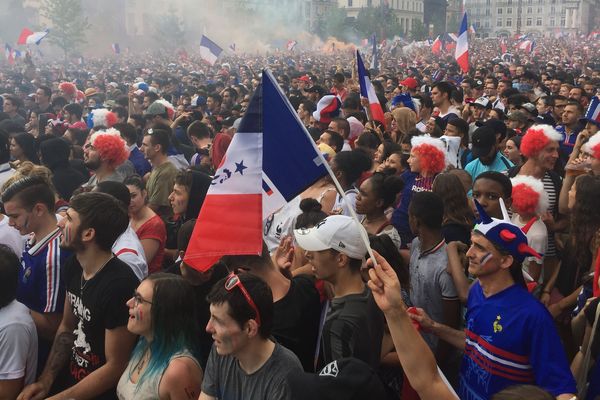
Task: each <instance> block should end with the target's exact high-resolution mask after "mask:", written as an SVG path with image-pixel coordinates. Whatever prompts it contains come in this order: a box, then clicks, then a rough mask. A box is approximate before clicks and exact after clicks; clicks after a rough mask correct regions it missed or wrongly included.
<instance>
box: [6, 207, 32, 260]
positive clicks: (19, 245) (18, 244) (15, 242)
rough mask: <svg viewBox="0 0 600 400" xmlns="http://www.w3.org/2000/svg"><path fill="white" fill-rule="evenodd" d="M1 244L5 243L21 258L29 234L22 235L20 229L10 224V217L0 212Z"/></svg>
mask: <svg viewBox="0 0 600 400" xmlns="http://www.w3.org/2000/svg"><path fill="white" fill-rule="evenodd" d="M0 218H2V219H0V244H4V245H6V246H8V247H10V248H11V250H12V251H14V252H15V254H16V255H17V256H19V258H21V253H23V248H24V247H25V241H26V240H27V237H28V236H21V234H20V233H19V231H18V230H16V229H15V228H13V227H12V226H10V225H8V217H7V216H6V215H4V214H0Z"/></svg>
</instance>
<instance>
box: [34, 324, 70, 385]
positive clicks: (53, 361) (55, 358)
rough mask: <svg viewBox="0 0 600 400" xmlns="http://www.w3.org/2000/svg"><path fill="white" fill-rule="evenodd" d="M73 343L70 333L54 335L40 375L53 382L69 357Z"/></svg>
mask: <svg viewBox="0 0 600 400" xmlns="http://www.w3.org/2000/svg"><path fill="white" fill-rule="evenodd" d="M74 341H75V335H74V334H73V333H71V332H61V333H59V334H58V335H56V338H54V343H53V344H52V350H51V351H50V356H49V357H48V361H47V362H46V367H45V368H44V372H43V374H42V375H49V376H51V377H52V379H53V380H54V378H55V377H56V375H58V373H59V372H60V370H61V369H62V368H63V367H64V366H65V365H66V364H67V361H68V360H69V358H70V357H71V351H72V349H73V342H74Z"/></svg>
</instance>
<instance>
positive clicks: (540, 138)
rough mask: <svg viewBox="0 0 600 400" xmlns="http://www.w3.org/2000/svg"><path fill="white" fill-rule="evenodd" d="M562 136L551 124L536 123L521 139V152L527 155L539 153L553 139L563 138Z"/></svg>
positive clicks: (531, 155)
mask: <svg viewBox="0 0 600 400" xmlns="http://www.w3.org/2000/svg"><path fill="white" fill-rule="evenodd" d="M561 138H562V136H561V134H560V133H558V132H557V131H556V129H554V128H553V127H551V126H550V125H536V126H532V127H531V128H529V129H527V132H525V136H523V139H522V140H521V147H520V150H521V153H523V155H524V156H525V157H533V156H536V155H537V154H539V153H540V152H541V151H542V150H543V149H544V147H546V146H548V144H550V142H552V141H555V142H556V141H559V140H561Z"/></svg>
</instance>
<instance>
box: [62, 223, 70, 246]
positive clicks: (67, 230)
mask: <svg viewBox="0 0 600 400" xmlns="http://www.w3.org/2000/svg"><path fill="white" fill-rule="evenodd" d="M63 237H64V240H65V243H69V242H70V241H71V228H70V227H68V226H66V227H65V228H64V229H63Z"/></svg>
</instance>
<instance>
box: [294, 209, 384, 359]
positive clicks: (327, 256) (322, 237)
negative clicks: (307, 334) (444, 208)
mask: <svg viewBox="0 0 600 400" xmlns="http://www.w3.org/2000/svg"><path fill="white" fill-rule="evenodd" d="M361 229H364V228H363V227H362V226H361V225H360V224H359V223H358V222H357V221H356V220H354V219H352V218H351V217H347V216H344V215H331V216H329V217H327V218H325V219H324V220H323V221H321V222H319V223H318V224H317V225H316V226H315V227H313V228H310V229H297V230H295V231H294V236H295V238H296V242H297V243H298V245H299V246H300V247H302V248H303V249H304V250H305V251H306V257H307V258H308V260H309V262H310V264H311V265H312V270H313V273H314V274H315V276H316V277H317V279H322V280H324V281H326V282H329V283H330V284H331V285H332V286H333V292H334V297H333V299H331V301H330V302H329V304H328V310H327V315H326V318H325V321H324V324H323V327H322V331H321V339H320V343H319V354H318V361H317V366H318V367H319V368H320V367H323V366H324V365H326V364H328V363H330V362H332V361H334V360H337V359H340V358H343V357H355V358H358V359H360V360H363V361H364V362H366V363H367V364H369V365H371V366H372V367H374V368H375V367H377V366H378V365H379V358H380V352H381V339H382V336H383V316H382V314H381V312H380V311H379V309H378V307H377V305H376V304H375V302H374V301H373V296H372V294H371V291H370V289H369V288H368V287H367V286H366V285H365V283H364V282H363V280H362V277H361V274H360V269H361V267H362V264H363V261H364V258H365V255H366V254H367V246H366V244H365V243H364V242H363V240H362V238H361V231H360V230H361Z"/></svg>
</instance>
